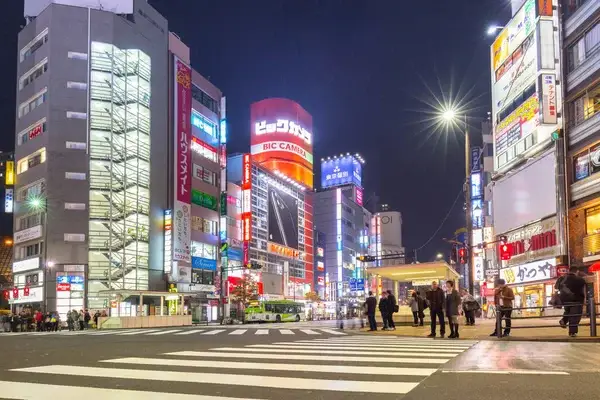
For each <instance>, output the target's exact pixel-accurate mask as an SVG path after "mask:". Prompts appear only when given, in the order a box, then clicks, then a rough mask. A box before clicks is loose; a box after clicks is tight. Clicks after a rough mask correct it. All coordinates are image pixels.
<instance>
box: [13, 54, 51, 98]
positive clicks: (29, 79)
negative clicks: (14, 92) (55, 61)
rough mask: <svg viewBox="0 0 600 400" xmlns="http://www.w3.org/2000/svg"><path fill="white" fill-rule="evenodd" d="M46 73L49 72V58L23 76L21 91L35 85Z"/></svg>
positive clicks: (20, 83) (20, 80)
mask: <svg viewBox="0 0 600 400" xmlns="http://www.w3.org/2000/svg"><path fill="white" fill-rule="evenodd" d="M46 71H48V58H45V59H44V60H43V61H42V62H41V63H39V64H38V65H36V66H35V67H33V68H32V69H30V70H29V71H28V72H26V73H25V74H23V76H22V77H21V79H19V90H21V89H23V88H24V87H26V86H28V85H30V84H31V83H33V81H35V80H36V79H37V78H39V77H40V76H42V75H44V74H45V73H46Z"/></svg>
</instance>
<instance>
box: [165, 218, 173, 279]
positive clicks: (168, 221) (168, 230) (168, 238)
mask: <svg viewBox="0 0 600 400" xmlns="http://www.w3.org/2000/svg"><path fill="white" fill-rule="evenodd" d="M172 223H173V212H172V211H171V210H165V216H164V238H165V244H164V253H165V258H164V267H163V269H164V272H165V273H166V274H170V273H171V270H172V268H171V267H172V265H173V261H172V260H173V255H172V249H173V238H172Z"/></svg>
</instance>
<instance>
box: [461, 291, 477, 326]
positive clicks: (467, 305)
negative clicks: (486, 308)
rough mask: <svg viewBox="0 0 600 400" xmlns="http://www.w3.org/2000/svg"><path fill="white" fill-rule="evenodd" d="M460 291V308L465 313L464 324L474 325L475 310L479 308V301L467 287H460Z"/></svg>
mask: <svg viewBox="0 0 600 400" xmlns="http://www.w3.org/2000/svg"><path fill="white" fill-rule="evenodd" d="M461 292H462V296H461V300H462V309H463V313H464V314H465V320H466V325H475V311H477V310H479V308H480V307H479V303H478V302H477V300H475V297H473V295H472V294H471V293H469V292H468V291H467V289H462V290H461Z"/></svg>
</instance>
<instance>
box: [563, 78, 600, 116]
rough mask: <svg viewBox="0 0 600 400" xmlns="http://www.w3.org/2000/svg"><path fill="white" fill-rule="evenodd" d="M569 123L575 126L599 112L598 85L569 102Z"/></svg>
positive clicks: (599, 97)
mask: <svg viewBox="0 0 600 400" xmlns="http://www.w3.org/2000/svg"><path fill="white" fill-rule="evenodd" d="M568 107H569V114H568V115H569V120H568V121H569V124H570V125H571V126H577V125H579V124H581V123H582V122H584V121H585V120H587V119H589V118H591V117H593V116H594V115H596V114H598V112H600V85H596V86H594V87H592V88H591V89H587V90H586V92H585V93H584V94H583V95H581V96H580V97H578V98H577V99H575V100H574V101H573V102H571V103H569V105H568Z"/></svg>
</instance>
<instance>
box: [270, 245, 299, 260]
mask: <svg viewBox="0 0 600 400" xmlns="http://www.w3.org/2000/svg"><path fill="white" fill-rule="evenodd" d="M267 249H268V251H269V253H275V254H281V255H282V256H285V257H290V258H299V257H300V252H299V251H298V250H295V249H292V248H290V247H286V246H282V245H280V244H276V243H272V242H268V243H267Z"/></svg>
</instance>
